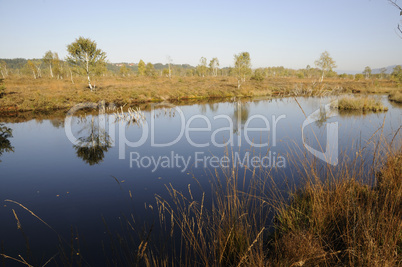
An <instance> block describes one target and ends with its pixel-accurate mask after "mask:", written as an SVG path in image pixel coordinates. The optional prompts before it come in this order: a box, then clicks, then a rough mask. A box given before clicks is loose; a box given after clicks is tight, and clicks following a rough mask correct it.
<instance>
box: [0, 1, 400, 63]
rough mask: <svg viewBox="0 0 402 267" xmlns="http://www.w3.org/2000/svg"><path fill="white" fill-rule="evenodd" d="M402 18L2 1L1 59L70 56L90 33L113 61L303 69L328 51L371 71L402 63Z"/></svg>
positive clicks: (193, 4)
mask: <svg viewBox="0 0 402 267" xmlns="http://www.w3.org/2000/svg"><path fill="white" fill-rule="evenodd" d="M399 1H400V2H401V3H400V4H401V5H402V0H399ZM399 21H400V17H399V11H398V10H397V9H395V8H394V7H393V6H391V5H390V4H389V3H388V2H387V0H336V1H334V0H331V1H329V0H311V1H302V0H289V1H279V0H267V1H253V0H250V1H237V0H232V1H218V0H216V1H209V0H204V1H192V0H187V1H174V0H172V1H166V0H165V1H154V0H151V1H89V0H80V1H76V0H69V1H67V0H66V1H61V0H59V1H50V0H41V1H37V0H26V1H21V0H0V25H2V26H1V29H2V30H1V37H0V39H1V41H0V58H16V57H23V58H40V57H42V56H43V55H44V53H45V52H46V51H47V50H52V51H54V52H58V53H59V56H61V57H65V56H66V55H67V52H66V45H68V44H70V43H71V42H73V41H74V40H75V38H77V37H78V36H84V37H89V38H91V39H93V40H95V41H96V42H97V43H98V46H99V48H101V49H102V50H104V51H106V53H107V55H108V59H109V61H110V62H138V61H139V60H140V59H143V60H144V61H145V62H152V63H157V62H161V63H166V62H167V56H170V57H171V58H172V60H173V63H180V64H182V63H188V64H191V65H197V64H198V62H199V59H200V58H201V57H202V56H203V57H206V58H207V59H208V60H210V59H211V58H213V57H218V59H219V61H220V63H221V66H230V65H232V64H233V55H234V54H236V53H239V52H242V51H247V52H249V53H250V56H251V60H252V66H253V67H254V68H257V67H265V66H284V67H288V68H304V67H306V66H307V65H308V64H309V65H311V66H313V65H314V61H315V60H316V59H317V58H318V57H319V55H320V54H321V52H323V51H325V50H327V51H329V52H330V54H331V56H332V57H333V58H334V59H335V61H336V63H337V65H338V70H342V71H346V70H348V71H353V70H355V71H363V69H364V67H365V66H370V67H371V68H373V69H374V68H380V67H385V66H389V65H395V64H402V50H401V46H402V39H401V38H400V37H399V36H398V35H397V33H396V26H397V23H398V22H399Z"/></svg>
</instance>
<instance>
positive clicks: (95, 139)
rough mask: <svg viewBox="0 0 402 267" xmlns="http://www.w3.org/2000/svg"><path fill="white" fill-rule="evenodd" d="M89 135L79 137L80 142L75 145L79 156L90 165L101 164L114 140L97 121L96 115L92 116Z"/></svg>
mask: <svg viewBox="0 0 402 267" xmlns="http://www.w3.org/2000/svg"><path fill="white" fill-rule="evenodd" d="M87 128H89V135H88V136H85V137H80V138H78V144H77V145H74V149H75V150H76V153H77V156H78V157H79V158H81V159H82V160H83V161H84V162H85V163H87V164H89V165H95V164H99V163H100V162H102V161H103V159H104V157H105V152H107V151H108V150H109V148H111V146H112V142H113V140H112V139H111V138H110V136H109V134H108V133H107V132H106V131H105V129H103V128H102V127H100V125H99V123H95V120H94V117H92V118H91V123H90V125H89V127H87Z"/></svg>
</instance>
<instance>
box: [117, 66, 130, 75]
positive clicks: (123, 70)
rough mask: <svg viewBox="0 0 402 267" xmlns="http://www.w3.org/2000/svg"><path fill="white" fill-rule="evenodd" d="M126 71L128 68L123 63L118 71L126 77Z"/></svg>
mask: <svg viewBox="0 0 402 267" xmlns="http://www.w3.org/2000/svg"><path fill="white" fill-rule="evenodd" d="M128 72H129V69H128V68H127V67H126V64H123V65H122V66H121V67H120V69H119V73H120V75H121V76H123V77H126V76H127V75H128Z"/></svg>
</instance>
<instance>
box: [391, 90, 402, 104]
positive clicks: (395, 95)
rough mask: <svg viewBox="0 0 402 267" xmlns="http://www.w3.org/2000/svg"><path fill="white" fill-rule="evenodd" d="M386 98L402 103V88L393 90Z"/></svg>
mask: <svg viewBox="0 0 402 267" xmlns="http://www.w3.org/2000/svg"><path fill="white" fill-rule="evenodd" d="M388 98H389V100H391V101H394V102H396V103H402V90H397V91H393V92H392V93H391V94H390V95H389V97H388Z"/></svg>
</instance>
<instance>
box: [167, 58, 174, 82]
mask: <svg viewBox="0 0 402 267" xmlns="http://www.w3.org/2000/svg"><path fill="white" fill-rule="evenodd" d="M166 59H167V62H168V67H169V69H168V70H169V73H168V77H169V79H171V78H172V69H171V68H170V64H172V62H173V60H172V58H171V57H170V56H167V57H166Z"/></svg>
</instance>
